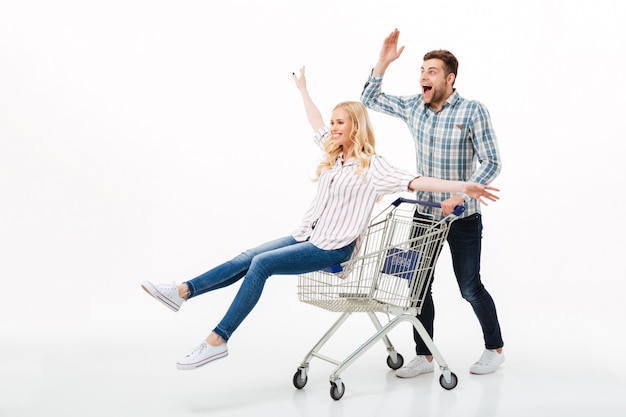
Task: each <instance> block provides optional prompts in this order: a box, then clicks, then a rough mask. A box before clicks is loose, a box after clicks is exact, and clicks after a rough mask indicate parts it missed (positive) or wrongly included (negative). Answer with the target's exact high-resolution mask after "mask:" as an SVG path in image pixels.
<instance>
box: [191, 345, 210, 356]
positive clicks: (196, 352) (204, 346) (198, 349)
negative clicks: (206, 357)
mask: <svg viewBox="0 0 626 417" xmlns="http://www.w3.org/2000/svg"><path fill="white" fill-rule="evenodd" d="M207 347H208V346H207V343H206V342H203V343H202V344H201V345H200V346H198V347H196V348H195V349H194V350H193V351H192V352H191V353H190V354H188V355H187V356H188V357H189V356H195V355H199V354H201V353H202V351H203V350H204V349H206V348H207Z"/></svg>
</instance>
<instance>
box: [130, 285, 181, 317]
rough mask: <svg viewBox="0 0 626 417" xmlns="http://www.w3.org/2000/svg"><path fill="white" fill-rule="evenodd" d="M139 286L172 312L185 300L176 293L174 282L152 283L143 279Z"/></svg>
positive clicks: (176, 288)
mask: <svg viewBox="0 0 626 417" xmlns="http://www.w3.org/2000/svg"><path fill="white" fill-rule="evenodd" d="M141 288H143V289H144V290H145V291H146V292H147V293H148V294H150V295H151V296H153V297H154V298H156V299H157V300H159V301H160V302H161V303H162V304H163V305H164V306H166V307H167V308H169V309H170V310H172V311H174V312H176V311H178V310H179V309H180V306H181V305H183V303H184V302H185V299H184V298H182V297H181V296H180V295H178V287H177V286H176V284H156V285H154V284H152V283H151V282H150V281H144V282H142V283H141Z"/></svg>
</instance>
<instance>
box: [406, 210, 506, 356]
mask: <svg viewBox="0 0 626 417" xmlns="http://www.w3.org/2000/svg"><path fill="white" fill-rule="evenodd" d="M482 231H483V224H482V217H481V215H480V214H478V213H475V214H472V215H470V216H468V217H465V218H463V219H459V220H455V221H454V222H453V223H452V224H451V225H450V232H449V234H448V246H449V248H450V254H451V255H452V267H453V268H454V274H455V275H456V280H457V283H458V285H459V289H460V290H461V296H462V297H463V298H464V299H465V300H466V301H468V302H469V303H470V305H471V306H472V308H473V309H474V313H475V314H476V317H477V318H478V322H479V323H480V326H481V328H482V331H483V338H484V341H485V348H486V349H498V348H501V347H502V346H503V345H504V342H503V341H502V334H501V332H500V324H499V322H498V315H497V313H496V306H495V303H494V302H493V299H492V298H491V295H490V294H489V293H488V292H487V290H486V289H485V287H484V285H483V283H482V282H481V279H480V252H481V240H482ZM430 285H431V287H432V280H431V284H430ZM417 318H418V319H419V321H420V322H421V323H422V324H423V325H424V328H425V329H426V331H427V332H428V334H429V335H430V337H431V338H432V337H433V333H434V332H433V322H434V320H435V305H434V304H433V298H432V291H431V288H428V291H427V293H426V297H425V299H424V304H423V306H422V311H421V314H419V315H418V316H417ZM413 339H414V340H415V351H416V353H417V354H418V355H430V354H431V353H430V350H429V349H428V347H426V345H425V344H424V342H423V341H422V338H421V337H420V336H419V334H418V333H417V331H416V330H415V329H413Z"/></svg>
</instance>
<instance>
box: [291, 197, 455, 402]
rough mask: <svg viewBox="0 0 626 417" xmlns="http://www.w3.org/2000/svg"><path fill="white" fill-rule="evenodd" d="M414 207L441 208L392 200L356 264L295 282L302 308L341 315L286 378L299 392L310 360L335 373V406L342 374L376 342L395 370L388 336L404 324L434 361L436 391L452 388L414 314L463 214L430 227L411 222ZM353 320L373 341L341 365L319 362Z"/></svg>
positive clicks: (424, 221) (427, 222)
mask: <svg viewBox="0 0 626 417" xmlns="http://www.w3.org/2000/svg"><path fill="white" fill-rule="evenodd" d="M420 205H428V206H434V207H440V204H439V203H432V202H423V201H416V200H409V199H405V198H399V199H397V200H395V201H394V202H393V203H392V204H391V205H390V206H389V207H387V208H386V209H385V210H384V211H382V212H381V213H380V214H378V215H377V216H376V217H374V218H373V219H372V221H371V222H370V225H369V226H368V229H367V232H366V234H365V236H364V238H363V241H362V244H361V245H362V246H361V250H360V252H359V255H358V256H357V257H355V258H353V259H351V260H350V261H348V262H346V263H343V264H341V265H336V266H334V267H332V268H329V269H327V270H323V271H315V272H311V273H307V274H302V275H300V276H299V277H298V298H299V300H300V301H301V302H304V303H307V304H312V305H314V306H317V307H320V308H323V309H326V310H329V311H334V312H340V313H342V314H341V315H340V317H339V319H338V320H337V321H336V322H335V323H334V324H333V325H332V326H331V327H330V329H328V331H327V332H326V333H325V334H324V335H323V336H322V338H321V339H320V340H319V341H318V342H317V343H316V344H315V346H313V348H312V349H311V350H310V351H309V353H307V355H306V356H305V358H304V360H303V361H302V362H301V364H300V366H299V367H298V370H297V371H296V373H295V374H294V376H293V384H294V386H295V387H296V388H298V389H301V388H304V386H305V385H306V383H307V380H308V371H309V362H310V361H311V359H312V358H314V357H315V358H318V359H321V360H324V361H326V362H329V363H332V364H334V365H336V366H337V367H336V368H335V370H334V371H333V372H332V373H331V374H330V396H331V397H332V398H333V399H334V400H339V399H340V398H341V397H343V394H344V393H345V385H344V383H343V381H342V380H341V378H340V375H341V373H342V372H343V371H344V370H345V369H346V368H347V367H348V366H350V365H351V364H352V363H354V362H355V361H356V360H357V359H358V358H359V357H360V356H361V355H363V353H365V352H366V351H367V350H368V349H369V348H370V347H372V346H373V345H374V344H375V343H377V342H378V341H379V340H381V339H382V341H383V343H384V344H385V345H386V347H387V352H388V356H387V365H388V366H389V367H390V368H391V369H398V368H400V367H401V366H402V365H403V363H404V358H403V357H402V355H400V354H399V353H397V352H396V350H395V349H394V347H393V345H392V344H391V342H390V340H389V338H388V336H387V334H388V333H389V332H390V331H391V330H392V329H393V328H395V327H396V326H397V325H398V324H400V323H402V322H406V321H408V322H410V323H411V324H412V325H413V326H414V327H415V329H416V330H417V332H418V333H419V335H420V336H421V337H422V339H423V340H424V342H425V343H426V345H427V346H428V348H429V350H430V352H431V353H432V355H433V357H434V359H435V360H436V361H437V364H438V365H439V368H440V371H441V376H440V378H439V383H440V384H441V386H442V387H443V388H445V389H448V390H451V389H453V388H454V387H456V385H457V382H458V379H457V377H456V375H455V374H454V373H453V372H451V371H450V369H449V368H448V365H447V364H446V362H445V360H444V359H443V356H442V355H441V353H440V352H439V350H438V349H437V348H436V346H435V344H434V342H433V341H432V339H431V338H430V336H429V335H428V333H427V332H426V329H425V328H424V326H423V325H422V324H421V323H420V321H419V320H418V319H417V318H416V315H417V314H419V313H420V312H421V309H422V304H423V302H424V297H425V295H426V291H427V290H428V286H429V284H430V281H431V279H432V274H433V271H434V267H435V264H436V262H437V259H438V257H439V254H440V253H441V249H442V247H443V244H444V242H445V240H446V237H447V235H448V231H449V230H450V224H451V223H452V221H454V219H455V218H456V217H458V216H459V215H460V214H461V213H463V211H464V207H463V206H458V207H457V208H456V210H455V211H454V213H453V214H451V215H450V216H447V217H446V218H445V219H443V220H440V221H435V220H431V219H429V218H428V217H426V218H422V217H421V216H420V217H418V218H416V217H414V213H415V208H416V207H418V206H420ZM356 312H364V313H367V315H368V316H369V318H370V319H371V321H372V323H373V324H374V327H375V328H376V333H374V334H373V335H372V336H371V337H370V338H369V339H367V340H366V341H365V342H364V343H363V344H362V345H361V346H360V347H359V348H358V349H356V350H355V351H354V352H352V353H351V354H350V355H348V357H347V358H345V359H344V360H342V361H338V360H335V359H333V358H331V357H328V356H325V355H323V354H321V353H320V349H321V348H322V347H323V346H324V345H325V344H326V342H328V341H329V340H330V339H331V337H332V336H333V335H334V334H335V333H336V332H337V330H339V328H340V327H341V326H342V325H343V324H344V322H345V321H346V320H347V319H348V317H349V316H350V315H351V314H352V313H356ZM376 313H385V314H386V315H387V316H388V317H389V322H388V323H387V324H385V325H384V326H383V325H382V324H381V322H380V320H379V319H378V317H377V316H376Z"/></svg>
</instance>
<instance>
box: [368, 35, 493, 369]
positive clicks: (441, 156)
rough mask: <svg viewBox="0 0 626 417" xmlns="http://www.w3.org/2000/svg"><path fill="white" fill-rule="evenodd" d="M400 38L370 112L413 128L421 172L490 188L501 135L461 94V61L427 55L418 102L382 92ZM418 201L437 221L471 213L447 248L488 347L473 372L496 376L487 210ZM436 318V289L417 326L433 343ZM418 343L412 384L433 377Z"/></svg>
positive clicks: (384, 59)
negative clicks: (484, 268)
mask: <svg viewBox="0 0 626 417" xmlns="http://www.w3.org/2000/svg"><path fill="white" fill-rule="evenodd" d="M399 35H400V32H399V31H398V30H397V29H395V30H394V31H393V32H391V34H390V35H389V36H388V37H387V38H386V39H385V41H384V42H383V47H382V49H381V51H380V55H379V59H378V62H377V63H376V66H375V67H374V69H373V70H372V73H371V75H370V77H369V80H368V81H367V83H366V84H365V88H364V89H363V93H362V95H361V101H362V102H363V104H365V105H366V106H367V107H368V108H370V109H372V110H376V111H379V112H382V113H385V114H389V115H391V116H395V117H398V118H400V119H402V120H403V121H404V122H405V123H406V124H407V126H408V128H409V130H410V131H411V134H412V136H413V139H414V142H415V150H416V160H417V171H418V172H419V173H421V174H423V175H427V176H430V177H436V178H442V179H447V180H463V181H475V182H477V183H481V184H489V183H490V182H491V181H493V179H494V178H496V176H497V175H498V174H499V173H500V170H501V165H500V155H499V150H498V146H497V142H496V136H495V133H494V131H493V128H492V125H491V120H490V117H489V113H488V111H487V109H486V108H485V107H484V106H483V105H482V104H481V103H479V102H477V101H474V100H466V99H464V98H462V97H461V96H460V95H459V93H458V92H457V91H456V89H455V88H454V81H455V79H456V75H457V69H458V61H457V59H456V58H455V57H454V55H452V54H451V53H450V52H449V51H445V50H437V51H432V52H429V53H427V54H426V55H425V56H424V62H423V65H422V68H421V77H420V84H421V92H420V93H418V94H416V95H412V96H391V95H387V94H384V93H382V91H381V85H382V80H383V75H384V73H385V71H386V69H387V67H388V66H389V64H391V63H392V62H393V61H395V60H396V59H398V58H399V57H400V55H401V54H402V51H403V50H404V46H402V47H401V48H399V49H398V37H399ZM476 162H478V164H477V163H476ZM417 199H418V200H425V201H437V202H441V207H442V208H441V209H430V208H428V207H425V208H422V207H420V211H422V212H424V211H427V212H428V214H430V215H433V216H435V217H436V218H443V217H444V216H446V215H448V214H449V213H451V212H452V211H453V209H454V207H455V206H457V205H459V204H464V205H465V212H464V214H463V215H462V216H461V217H460V218H459V219H457V220H456V221H454V222H453V223H452V225H451V228H450V233H449V236H448V245H449V247H450V253H451V255H452V265H453V268H454V273H455V275H456V279H457V282H458V285H459V289H460V291H461V295H462V296H463V298H464V299H465V300H467V301H468V302H469V303H470V304H471V306H472V308H473V309H474V313H475V314H476V317H477V318H478V321H479V323H480V325H481V328H482V331H483V337H484V341H485V350H484V352H483V354H482V355H481V357H480V359H479V360H478V361H477V362H476V363H474V364H473V365H472V366H471V367H470V372H471V373H473V374H489V373H492V372H494V371H495V370H496V369H498V367H499V366H500V365H501V364H502V363H503V362H504V354H503V353H502V346H503V345H504V342H503V341H502V335H501V332H500V325H499V322H498V317H497V314H496V307H495V304H494V302H493V299H492V298H491V296H490V295H489V293H488V292H487V290H486V289H485V287H484V286H483V284H482V282H481V279H480V251H481V238H482V218H481V212H480V204H479V203H478V201H476V200H475V199H473V198H471V197H469V196H467V195H464V194H462V193H456V194H449V193H431V192H418V193H417ZM431 286H432V284H431ZM434 316H435V309H434V305H433V300H432V293H431V288H429V289H428V291H427V294H426V297H425V301H424V305H423V307H422V311H421V314H419V315H418V319H419V320H420V322H421V323H422V324H423V325H424V327H425V329H426V331H427V332H428V334H429V335H430V337H431V338H432V337H433V322H434ZM413 337H414V340H415V344H416V348H415V351H416V354H417V356H416V357H415V358H414V359H413V360H411V362H410V363H409V364H407V365H406V366H403V367H402V368H400V369H398V370H397V371H396V375H397V376H398V377H401V378H411V377H415V376H417V375H420V374H423V373H428V372H433V370H434V364H433V362H432V359H433V357H432V355H431V352H430V351H429V350H428V348H427V346H426V345H425V344H424V342H423V341H422V339H421V337H420V336H419V334H418V333H417V331H416V330H415V329H413Z"/></svg>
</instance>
